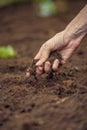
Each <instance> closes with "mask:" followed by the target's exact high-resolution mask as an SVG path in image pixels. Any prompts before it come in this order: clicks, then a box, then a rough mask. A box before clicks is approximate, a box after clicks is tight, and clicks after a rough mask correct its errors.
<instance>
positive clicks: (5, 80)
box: [0, 1, 87, 130]
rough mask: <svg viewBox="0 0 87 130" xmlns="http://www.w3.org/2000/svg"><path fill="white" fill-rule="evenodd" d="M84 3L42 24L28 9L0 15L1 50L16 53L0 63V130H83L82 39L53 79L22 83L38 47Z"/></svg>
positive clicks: (86, 48)
mask: <svg viewBox="0 0 87 130" xmlns="http://www.w3.org/2000/svg"><path fill="white" fill-rule="evenodd" d="M85 4H86V1H80V2H79V1H72V2H69V6H68V7H69V9H68V12H67V13H66V14H65V15H60V16H57V17H48V18H41V17H38V16H36V15H35V13H36V11H35V10H34V8H33V6H32V5H31V4H21V5H14V6H11V7H6V8H2V9H0V45H8V44H11V45H12V46H13V47H14V48H15V49H16V50H17V51H18V53H19V56H18V57H17V58H14V59H0V130H87V44H86V43H87V38H85V39H84V40H83V41H82V44H81V46H80V47H79V48H78V49H77V51H76V52H75V54H74V55H73V56H72V58H71V59H70V60H69V61H68V62H67V63H66V64H65V65H63V66H62V67H60V69H59V71H58V72H57V73H54V74H53V76H52V78H46V77H45V76H44V75H43V76H42V77H40V76H39V77H38V80H36V79H34V78H31V79H29V78H26V77H25V71H26V69H27V67H29V65H30V64H31V62H32V60H33V57H34V56H35V54H36V53H37V52H38V50H39V48H40V46H41V45H42V44H43V43H44V42H45V41H46V40H48V39H49V38H51V37H52V36H54V35H55V34H56V33H57V32H58V31H61V30H62V29H64V27H65V26H66V25H67V24H68V23H69V21H70V20H71V19H72V18H73V17H74V16H75V15H76V14H77V12H78V11H79V10H80V9H81V8H82V7H83V6H84V5H85Z"/></svg>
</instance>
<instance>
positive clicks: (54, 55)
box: [29, 51, 62, 80]
mask: <svg viewBox="0 0 87 130" xmlns="http://www.w3.org/2000/svg"><path fill="white" fill-rule="evenodd" d="M55 58H58V60H59V61H60V64H59V67H60V66H61V65H62V64H61V60H62V57H61V55H60V54H59V53H58V52H57V51H54V52H51V53H50V56H49V58H48V61H49V62H50V63H51V64H53V62H54V60H55ZM37 61H38V60H33V61H32V63H31V65H30V68H29V72H30V76H33V77H34V78H35V79H36V80H37V75H36V67H37V66H36V63H37ZM44 73H45V71H44V72H43V74H44ZM53 73H54V71H53V70H52V69H51V70H50V72H48V73H47V78H48V79H52V77H53Z"/></svg>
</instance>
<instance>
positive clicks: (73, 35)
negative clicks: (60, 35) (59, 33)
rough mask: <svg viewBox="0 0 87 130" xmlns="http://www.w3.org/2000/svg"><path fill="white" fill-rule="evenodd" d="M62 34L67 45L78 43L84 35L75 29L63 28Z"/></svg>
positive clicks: (84, 33)
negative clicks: (72, 42)
mask: <svg viewBox="0 0 87 130" xmlns="http://www.w3.org/2000/svg"><path fill="white" fill-rule="evenodd" d="M64 32H65V33H64V40H65V42H67V43H69V42H70V41H78V42H79V43H80V42H81V41H82V39H83V38H84V36H85V35H86V32H85V31H83V32H81V31H79V30H78V31H77V30H76V29H69V28H65V31H64Z"/></svg>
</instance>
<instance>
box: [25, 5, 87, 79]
mask: <svg viewBox="0 0 87 130" xmlns="http://www.w3.org/2000/svg"><path fill="white" fill-rule="evenodd" d="M86 34H87V5H85V7H84V8H83V9H82V10H81V11H80V12H79V14H78V15H77V16H76V17H75V18H74V19H73V20H72V21H71V22H70V23H69V24H68V26H67V27H66V28H65V29H64V30H63V31H61V32H60V33H57V34H56V35H55V36H54V37H52V38H51V39H49V40H48V41H46V42H45V43H44V44H43V45H42V46H41V48H40V50H39V52H38V53H37V55H36V56H35V58H34V59H38V62H37V63H36V66H37V67H36V73H37V74H38V75H41V74H42V73H43V70H44V71H45V72H49V71H50V69H51V67H52V69H53V70H54V71H58V67H59V60H58V59H57V57H55V60H54V63H53V64H52V65H51V63H50V62H49V61H48V58H49V55H50V53H51V52H52V51H55V50H57V51H58V52H59V53H60V54H61V57H62V61H61V62H62V64H64V63H66V61H67V60H68V59H69V58H70V57H71V56H72V54H73V53H74V51H75V50H76V49H77V48H78V46H79V45H80V43H81V41H82V39H83V38H84V36H85V35H86ZM26 76H27V77H29V76H30V72H29V71H28V70H27V72H26Z"/></svg>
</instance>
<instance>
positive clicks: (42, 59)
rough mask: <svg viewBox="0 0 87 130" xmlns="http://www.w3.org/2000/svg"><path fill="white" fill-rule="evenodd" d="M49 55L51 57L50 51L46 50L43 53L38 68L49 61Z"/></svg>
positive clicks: (37, 64)
mask: <svg viewBox="0 0 87 130" xmlns="http://www.w3.org/2000/svg"><path fill="white" fill-rule="evenodd" d="M49 55H50V51H49V50H44V52H43V53H42V55H41V57H40V59H39V61H38V62H37V63H36V66H41V65H43V63H44V62H45V61H46V60H47V59H48V57H49Z"/></svg>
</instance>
